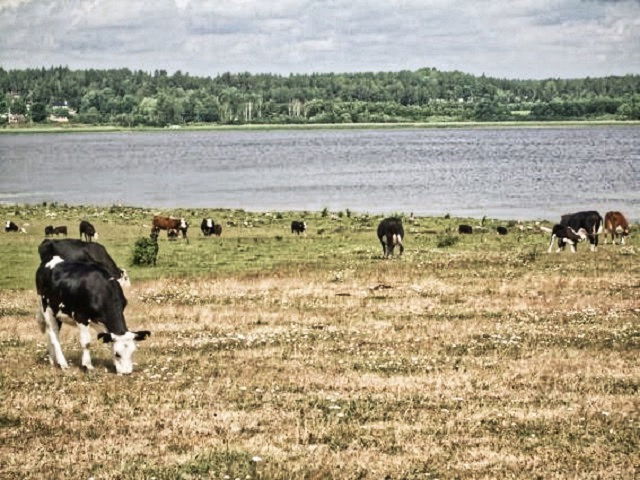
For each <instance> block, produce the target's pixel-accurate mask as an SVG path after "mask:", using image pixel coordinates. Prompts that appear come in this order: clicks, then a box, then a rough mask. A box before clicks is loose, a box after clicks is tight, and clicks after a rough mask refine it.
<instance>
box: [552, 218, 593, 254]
mask: <svg viewBox="0 0 640 480" xmlns="http://www.w3.org/2000/svg"><path fill="white" fill-rule="evenodd" d="M560 225H563V226H565V227H571V228H572V229H573V230H574V231H575V232H577V231H578V230H580V229H581V228H584V229H585V230H586V232H587V238H588V240H589V243H590V244H591V251H592V252H595V251H596V250H597V249H598V235H599V234H601V233H602V231H603V220H602V217H601V216H600V214H599V213H598V212H596V211H595V210H589V211H585V212H577V213H570V214H567V215H562V217H560Z"/></svg>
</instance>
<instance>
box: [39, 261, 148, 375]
mask: <svg viewBox="0 0 640 480" xmlns="http://www.w3.org/2000/svg"><path fill="white" fill-rule="evenodd" d="M36 290H37V292H38V295H39V296H40V301H41V308H39V309H38V313H37V320H38V323H39V325H40V329H41V330H42V332H43V333H46V335H47V339H48V344H47V348H48V350H49V360H50V362H51V364H52V365H58V366H59V367H60V368H68V367H69V364H68V363H67V360H66V359H65V358H64V354H63V353H62V348H61V347H60V340H59V338H58V333H59V331H60V327H61V326H62V320H61V318H62V319H64V321H65V322H68V323H70V324H71V325H76V326H77V327H78V328H79V330H80V345H81V346H82V366H83V367H84V368H86V369H87V370H92V369H93V365H92V363H91V355H90V353H89V344H90V343H91V331H90V330H89V325H90V324H91V325H92V326H95V327H102V328H104V329H106V332H101V333H99V334H98V338H99V339H102V341H103V342H105V343H113V362H114V365H115V368H116V372H117V373H119V374H129V373H131V372H132V371H133V352H135V350H136V348H137V345H136V342H137V341H141V340H144V339H145V338H146V337H147V336H149V335H151V332H149V331H148V330H142V331H138V332H132V331H129V329H128V328H127V324H126V322H125V319H124V309H125V307H126V306H127V300H126V298H125V296H124V293H123V292H122V287H120V284H119V283H118V282H116V281H115V280H114V279H113V277H112V276H111V275H110V274H109V272H107V271H106V270H105V269H104V268H103V267H102V266H101V265H98V264H96V263H89V262H68V261H64V260H63V259H62V258H60V257H59V256H57V255H56V256H54V257H53V258H52V259H51V260H49V261H48V262H46V263H45V262H43V263H41V264H40V267H38V270H37V271H36ZM60 313H63V314H65V315H66V317H60V318H59V317H58V314H60Z"/></svg>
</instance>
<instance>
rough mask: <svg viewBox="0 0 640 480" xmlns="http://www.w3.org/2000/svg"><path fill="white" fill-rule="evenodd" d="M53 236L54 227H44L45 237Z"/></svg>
mask: <svg viewBox="0 0 640 480" xmlns="http://www.w3.org/2000/svg"><path fill="white" fill-rule="evenodd" d="M51 235H53V225H47V226H46V227H44V236H45V237H49V236H51Z"/></svg>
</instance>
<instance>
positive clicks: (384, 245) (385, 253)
mask: <svg viewBox="0 0 640 480" xmlns="http://www.w3.org/2000/svg"><path fill="white" fill-rule="evenodd" d="M380 245H382V257H383V258H387V245H386V243H385V242H384V237H381V238H380Z"/></svg>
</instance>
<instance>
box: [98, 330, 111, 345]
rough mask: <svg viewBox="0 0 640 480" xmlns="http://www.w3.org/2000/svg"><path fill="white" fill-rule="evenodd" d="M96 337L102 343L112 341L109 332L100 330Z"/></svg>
mask: <svg viewBox="0 0 640 480" xmlns="http://www.w3.org/2000/svg"><path fill="white" fill-rule="evenodd" d="M98 339H100V340H102V341H103V342H104V343H109V342H113V338H112V337H111V334H110V333H108V332H107V333H105V332H101V333H99V334H98Z"/></svg>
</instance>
